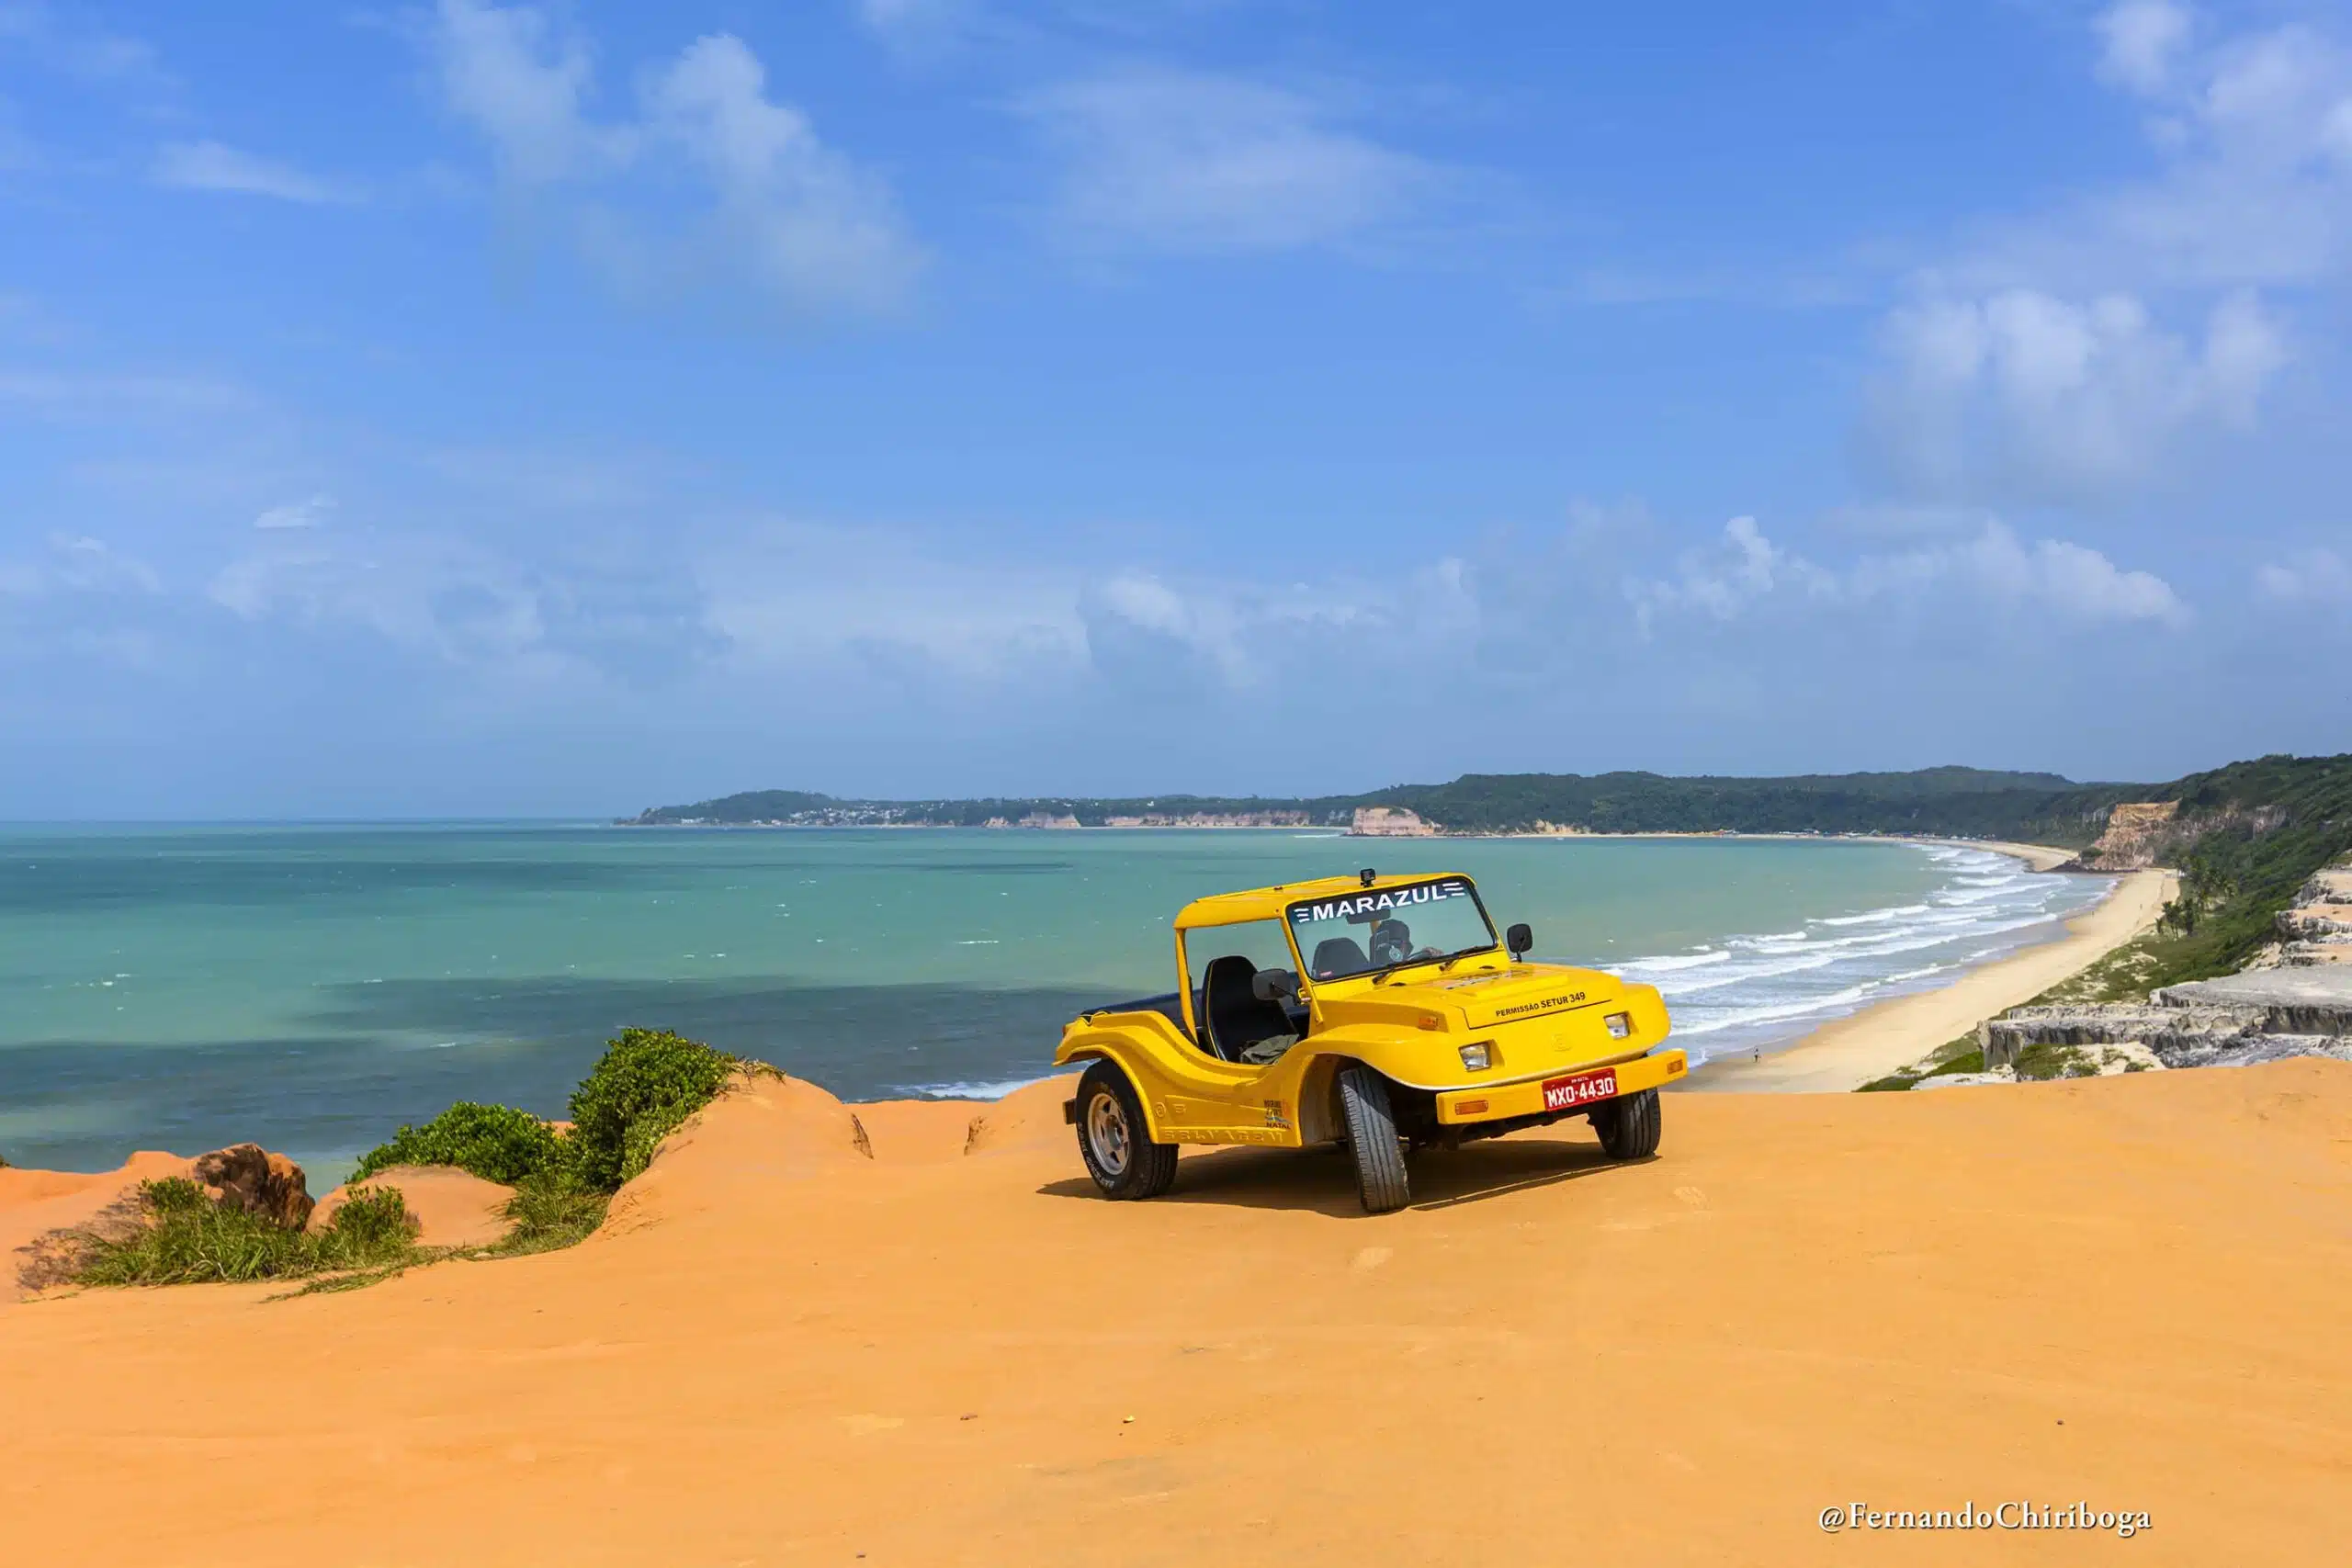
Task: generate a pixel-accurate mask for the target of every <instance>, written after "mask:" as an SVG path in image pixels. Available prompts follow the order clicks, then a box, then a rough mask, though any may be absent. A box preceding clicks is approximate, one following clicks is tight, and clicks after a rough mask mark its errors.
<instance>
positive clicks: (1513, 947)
mask: <svg viewBox="0 0 2352 1568" xmlns="http://www.w3.org/2000/svg"><path fill="white" fill-rule="evenodd" d="M1503 945H1504V946H1505V947H1508V948H1510V955H1511V956H1512V957H1513V958H1524V957H1526V956H1527V950H1528V949H1529V948H1531V947H1533V946H1534V945H1535V933H1534V932H1533V931H1530V930H1528V928H1527V927H1526V926H1524V925H1517V926H1513V927H1511V928H1510V930H1509V931H1505V932H1503Z"/></svg>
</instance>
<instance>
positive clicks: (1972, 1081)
mask: <svg viewBox="0 0 2352 1568" xmlns="http://www.w3.org/2000/svg"><path fill="white" fill-rule="evenodd" d="M2017 1081H2018V1076H2017V1074H2015V1073H2013V1072H2010V1071H2009V1070H2008V1069H2007V1068H2000V1069H1997V1070H1995V1071H1992V1072H1985V1073H1938V1074H1937V1075H1936V1076H1935V1077H1927V1078H1921V1079H1920V1080H1919V1081H1918V1082H1917V1083H1916V1084H1913V1085H1912V1086H1911V1087H1912V1089H1914V1090H1917V1089H1973V1088H1974V1087H1975V1086H1976V1085H1978V1084H1987V1083H2015V1082H2017Z"/></svg>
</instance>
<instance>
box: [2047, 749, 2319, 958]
mask: <svg viewBox="0 0 2352 1568" xmlns="http://www.w3.org/2000/svg"><path fill="white" fill-rule="evenodd" d="M2151 798H2153V799H2156V800H2177V801H2178V802H2179V803H2180V810H2179V812H2178V814H2177V816H2176V817H2175V818H2174V819H2173V821H2172V822H2171V823H2170V824H2169V825H2168V827H2167V828H2166V829H2165V835H2164V840H2163V843H2162V847H2161V849H2160V851H2159V852H2158V854H2157V857H2156V858H2157V863H2159V864H2162V865H2169V866H2174V867H2177V868H2178V869H2179V871H2180V873H2181V885H2180V894H2179V897H2177V898H2175V899H2174V900H2173V901H2172V902H2171V903H2170V904H2168V905H2167V906H2165V919H2164V921H2163V923H2162V924H2160V925H2159V926H2158V927H2157V929H2156V930H2155V931H2152V932H2150V933H2149V934H2148V935H2146V936H2143V937H2142V938H2141V939H2140V940H2139V941H2137V942H2131V943H2130V944H2128V945H2127V946H2124V947H2122V948H2120V949H2118V950H2117V951H2116V952H2114V953H2109V955H2108V956H2107V957H2105V958H2104V959H2101V960H2100V961H2099V962H2098V963H2097V964H2093V965H2091V967H2090V968H2088V969H2086V970H2085V971H2084V972H2083V973H2082V974H2080V975H2077V976H2074V977H2073V978H2072V979H2070V980H2067V981H2064V982H2063V983H2062V984H2060V985H2058V986H2055V987H2052V988H2051V989H2050V990H2049V991H2047V992H2045V993H2044V994H2043V995H2041V996H2040V997H2037V998H2034V999H2035V1000H2036V1001H2037V1002H2052V1003H2059V1002H2108V1001H2137V1000H2141V999H2143V998H2145V997H2147V996H2148V994H2149V993H2150V992H2152V991H2155V990H2158V989H2161V988H2162V987H2165V986H2177V985H2181V984H2184V983H2186V982H2188V981H2190V980H2203V979H2208V978H2211V976H2215V975H2228V974H2233V973H2234V972H2235V971H2237V970H2238V969H2240V968H2243V967H2244V966H2245V963H2246V961H2247V960H2248V959H2250V958H2252V957H2253V956H2254V955H2255V953H2256V952H2257V951H2258V950H2259V949H2260V948H2261V947H2262V946H2263V945H2264V944H2265V943H2267V942H2270V941H2271V940H2272V939H2273V937H2274V936H2275V934H2276V931H2277V929H2278V915H2279V912H2280V911H2281V910H2283V909H2285V908H2287V907H2288V906H2289V905H2290V904H2291V903H2292V902H2294V898H2295V894H2296V891H2297V890H2298V889H2299V888H2301V886H2302V885H2303V884H2304V882H2306V881H2307V880H2309V878H2310V877H2311V874H2312V873H2313V872H2315V871H2317V870H2319V869H2320V868H2321V867H2322V866H2324V865H2327V864H2329V863H2332V862H2334V861H2336V860H2339V859H2341V858H2342V857H2343V856H2344V855H2345V854H2346V852H2352V756H2344V757H2265V758H2262V759H2261V760H2260V761H2252V762H2233V763H2232V764H2231V765H2230V766H2228V767H2226V768H2217V769H2215V770H2214V771H2213V772H2211V773H2194V774H2191V775H2190V776H2189V777H2188V778H2185V779H2182V780H2180V781H2178V782H2177V783H2176V784H2167V785H2165V786H2164V787H2163V788H2162V789H2160V790H2158V791H2156V792H2155V793H2154V795H2152V796H2151Z"/></svg>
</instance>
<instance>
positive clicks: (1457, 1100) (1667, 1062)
mask: <svg viewBox="0 0 2352 1568" xmlns="http://www.w3.org/2000/svg"><path fill="white" fill-rule="evenodd" d="M1690 1070H1691V1059H1690V1057H1688V1056H1687V1055H1683V1053H1682V1052H1680V1051H1679V1050H1665V1051H1659V1052H1657V1053H1655V1054H1654V1055H1647V1056H1637V1057H1635V1058H1634V1060H1632V1061H1630V1062H1620V1063H1618V1064H1617V1065H1616V1066H1613V1067H1606V1068H1604V1067H1583V1068H1575V1069H1571V1070H1570V1071H1567V1072H1565V1073H1550V1074H1546V1075H1545V1076H1544V1077H1540V1078H1521V1079H1520V1080H1519V1081H1518V1082H1516V1083H1498V1084H1481V1085H1479V1086H1478V1087H1477V1088H1476V1089H1446V1090H1444V1091H1442V1093H1440V1094H1439V1095H1438V1097H1437V1119H1438V1122H1439V1124H1440V1125H1441V1126H1446V1127H1460V1126H1466V1125H1468V1124H1470V1123H1472V1122H1507V1121H1511V1120H1514V1119H1516V1118H1518V1117H1521V1116H1542V1115H1546V1114H1549V1115H1555V1116H1579V1115H1582V1114H1583V1113H1584V1112H1585V1111H1589V1110H1590V1109H1592V1107H1593V1106H1595V1105H1605V1104H1607V1103H1608V1100H1609V1099H1611V1098H1616V1099H1623V1097H1624V1096H1626V1095H1629V1094H1639V1093H1640V1092H1641V1091H1642V1090H1644V1089H1656V1088H1657V1087H1658V1086H1659V1085H1660V1084H1668V1083H1672V1082H1674V1081H1675V1080H1676V1079H1677V1078H1679V1077H1682V1076H1683V1075H1684V1074H1685V1073H1687V1072H1689V1071H1690ZM1596 1072H1614V1073H1615V1074H1616V1075H1617V1093H1616V1095H1615V1096H1613V1097H1608V1096H1604V1097H1603V1098H1602V1099H1600V1100H1584V1101H1581V1102H1579V1103H1577V1104H1576V1105H1574V1106H1571V1107H1569V1108H1567V1109H1566V1110H1560V1111H1547V1109H1546V1107H1545V1105H1544V1085H1545V1084H1546V1083H1556V1082H1558V1081H1559V1080H1560V1079H1562V1078H1564V1077H1584V1076H1586V1075H1587V1074H1588V1073H1596Z"/></svg>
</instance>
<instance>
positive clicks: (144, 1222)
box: [72, 1177, 431, 1285]
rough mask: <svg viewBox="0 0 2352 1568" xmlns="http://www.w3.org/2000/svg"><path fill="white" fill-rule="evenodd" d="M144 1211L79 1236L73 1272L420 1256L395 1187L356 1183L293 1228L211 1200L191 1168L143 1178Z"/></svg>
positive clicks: (80, 1277) (301, 1269)
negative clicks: (315, 1226) (324, 1217)
mask: <svg viewBox="0 0 2352 1568" xmlns="http://www.w3.org/2000/svg"><path fill="white" fill-rule="evenodd" d="M139 1209H140V1213H139V1216H138V1218H137V1220H136V1221H135V1222H134V1223H132V1224H127V1225H125V1226H124V1227H122V1228H121V1229H120V1230H119V1231H118V1232H115V1233H112V1234H107V1235H98V1234H92V1235H87V1236H85V1237H84V1238H82V1242H81V1248H80V1252H79V1256H78V1257H77V1258H75V1259H74V1266H73V1269H72V1275H73V1278H74V1279H75V1280H77V1281H79V1282H80V1283H82V1284H85V1285H189V1284H210V1283H239V1282H244V1281H250V1280H288V1279H300V1278H304V1277H307V1276H312V1275H320V1274H327V1273H336V1272H345V1271H349V1270H369V1271H377V1272H383V1271H389V1270H392V1269H400V1268H403V1267H406V1266H407V1265H409V1264H412V1263H417V1262H423V1261H424V1260H425V1259H426V1258H428V1257H430V1256H431V1255H430V1254H428V1253H427V1252H426V1251H425V1250H424V1249H423V1248H421V1247H418V1246H417V1245H416V1225H415V1222H414V1221H413V1220H412V1219H411V1218H410V1217H409V1213H408V1208H407V1205H406V1203H405V1201H403V1200H402V1198H401V1192H400V1189H398V1188H396V1187H361V1188H355V1189H353V1190H352V1191H351V1193H350V1194H349V1196H348V1198H347V1199H346V1200H345V1202H344V1205H343V1206H342V1207H341V1208H339V1209H337V1210H336V1211H335V1212H334V1218H333V1219H332V1220H330V1221H328V1222H327V1225H326V1228H325V1229H323V1230H318V1231H298V1230H289V1229H288V1228H287V1227H285V1226H284V1225H281V1224H277V1222H275V1221H273V1220H270V1219H267V1218H265V1217H264V1216H262V1215H259V1214H249V1213H245V1212H244V1211H243V1210H242V1209H238V1208H233V1207H221V1206H218V1205H216V1204H214V1202H213V1201H212V1200H211V1198H210V1197H209V1196H208V1195H207V1194H206V1192H205V1190H204V1189H203V1188H201V1187H198V1185H197V1184H196V1183H195V1182H193V1181H189V1180H187V1179H185V1178H180V1177H175V1178H173V1179H170V1180H167V1181H147V1182H141V1184H140V1188H139Z"/></svg>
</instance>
